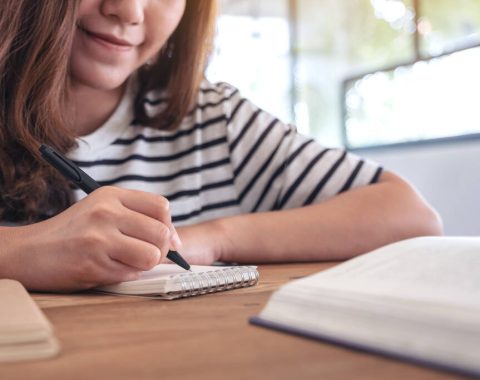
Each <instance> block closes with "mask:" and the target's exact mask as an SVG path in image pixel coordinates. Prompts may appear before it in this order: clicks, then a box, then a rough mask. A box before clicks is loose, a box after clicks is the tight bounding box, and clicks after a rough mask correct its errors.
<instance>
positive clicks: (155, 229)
mask: <svg viewBox="0 0 480 380" xmlns="http://www.w3.org/2000/svg"><path fill="white" fill-rule="evenodd" d="M118 228H119V231H120V232H121V233H122V234H124V235H126V236H128V237H131V238H135V239H138V240H140V241H142V242H147V243H150V244H152V245H154V246H155V247H157V248H158V249H159V250H160V252H159V257H158V260H157V263H158V262H159V261H160V259H161V257H165V256H166V255H167V253H168V250H169V249H170V246H171V244H170V237H171V232H170V229H169V228H168V227H167V226H166V225H165V224H164V223H162V222H159V221H158V220H156V219H152V218H150V217H145V215H142V214H140V213H138V212H135V211H132V210H125V212H124V215H123V217H122V218H121V219H120V220H119V221H118ZM160 256H161V257H160Z"/></svg>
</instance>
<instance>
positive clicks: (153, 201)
mask: <svg viewBox="0 0 480 380" xmlns="http://www.w3.org/2000/svg"><path fill="white" fill-rule="evenodd" d="M119 199H120V202H121V203H122V205H123V206H124V207H126V208H128V209H130V210H132V211H136V212H138V213H140V214H143V215H146V216H149V217H150V218H153V219H155V220H158V221H160V222H162V223H164V224H165V225H166V226H167V227H168V229H169V230H170V245H171V246H172V247H173V248H174V249H176V250H178V249H180V248H181V247H182V243H181V241H180V238H179V236H178V233H177V231H176V230H175V227H174V226H173V224H172V218H171V214H170V203H169V201H168V199H166V198H165V197H162V196H160V195H156V194H152V193H148V192H144V191H138V190H125V189H122V191H121V193H120V194H119Z"/></svg>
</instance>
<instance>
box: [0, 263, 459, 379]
mask: <svg viewBox="0 0 480 380" xmlns="http://www.w3.org/2000/svg"><path fill="white" fill-rule="evenodd" d="M331 265H332V264H328V263H326V264H325V263H324V264H318V263H316V264H285V265H261V266H260V267H259V271H260V283H259V284H258V285H257V286H255V287H252V288H245V289H238V290H234V291H228V292H224V293H216V294H210V295H206V296H201V297H193V298H188V299H183V300H177V301H158V300H151V299H142V298H138V297H117V296H108V295H100V294H85V293H84V294H74V295H51V294H33V297H34V299H35V301H36V302H37V303H38V305H39V306H40V307H41V308H42V309H43V311H44V312H45V314H46V315H47V317H48V318H49V319H50V321H51V322H52V324H53V326H54V328H55V332H56V336H57V338H58V340H59V342H60V344H61V347H62V351H61V354H60V355H59V356H58V357H56V358H54V359H49V360H43V361H32V362H23V363H10V364H0V379H1V380H13V379H22V380H25V379H28V380H31V379H49V380H50V379H193V378H195V379H208V380H214V379H226V380H229V379H294V380H299V379H355V380H360V379H368V380H372V379H409V380H411V379H455V378H459V377H456V376H454V375H451V374H447V373H442V372H438V371H434V370H430V369H426V368H423V367H417V366H414V365H411V364H407V363H403V362H399V361H394V360H391V359H386V358H382V357H378V356H374V355H371V354H367V353H362V352H357V351H352V350H348V349H344V348H340V347H336V346H332V345H328V344H324V343H321V342H317V341H312V340H307V339H304V338H300V337H296V336H292V335H288V334H284V333H279V332H275V331H271V330H268V329H265V328H261V327H257V326H253V325H250V324H249V323H248V318H249V317H250V316H252V315H255V314H257V313H258V312H259V311H260V310H261V309H262V307H263V306H264V305H265V303H266V302H267V300H268V298H269V296H270V295H271V293H272V291H274V290H275V289H277V288H278V287H279V286H280V285H281V284H283V283H285V282H286V281H288V280H290V279H294V278H299V277H303V276H305V275H308V274H311V273H315V272H318V271H320V270H323V269H326V268H327V267H329V266H331ZM0 307H1V306H0Z"/></svg>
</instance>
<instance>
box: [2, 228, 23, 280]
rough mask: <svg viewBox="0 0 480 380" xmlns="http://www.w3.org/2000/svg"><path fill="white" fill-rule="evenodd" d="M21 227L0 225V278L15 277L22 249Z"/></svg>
mask: <svg viewBox="0 0 480 380" xmlns="http://www.w3.org/2000/svg"><path fill="white" fill-rule="evenodd" d="M22 228H23V227H0V241H1V244H0V278H12V279H16V271H17V270H16V269H15V268H16V267H18V265H15V263H16V262H17V261H19V257H18V255H19V253H20V252H21V251H22V246H21V245H22V242H24V238H23V237H22V236H21V235H22V234H21V232H22V231H21V230H22Z"/></svg>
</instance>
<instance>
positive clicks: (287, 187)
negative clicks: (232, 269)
mask: <svg viewBox="0 0 480 380" xmlns="http://www.w3.org/2000/svg"><path fill="white" fill-rule="evenodd" d="M228 103H229V104H228V105H227V104H225V106H226V108H227V110H226V112H227V115H228V125H227V138H228V144H229V149H230V155H231V164H232V170H233V173H234V183H235V187H236V189H237V192H238V198H239V204H240V207H241V209H242V211H243V212H256V211H268V210H278V209H289V208H295V207H301V206H305V205H308V204H312V203H319V202H322V201H324V200H326V199H329V198H331V197H333V196H335V195H337V194H339V193H341V192H344V191H348V190H350V189H353V188H356V187H360V186H365V185H369V184H372V183H375V182H376V181H377V180H378V178H379V176H380V174H381V171H382V169H381V167H379V166H378V165H377V164H375V163H373V162H370V161H367V160H364V159H362V158H360V157H358V156H356V155H354V154H351V153H348V152H346V151H345V150H342V149H329V148H326V147H323V146H322V145H320V144H319V143H318V142H317V141H315V140H314V139H312V138H309V137H306V136H303V135H301V134H299V133H297V131H296V129H295V127H293V126H291V125H288V124H285V123H282V122H281V121H279V120H278V119H276V118H275V117H273V116H272V115H270V114H269V113H267V112H265V111H263V110H261V109H259V108H257V107H256V106H255V105H253V104H252V103H251V102H249V101H248V100H246V99H244V98H242V97H241V96H240V95H239V94H238V92H236V95H235V96H233V97H231V98H230V101H229V102H228Z"/></svg>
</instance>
